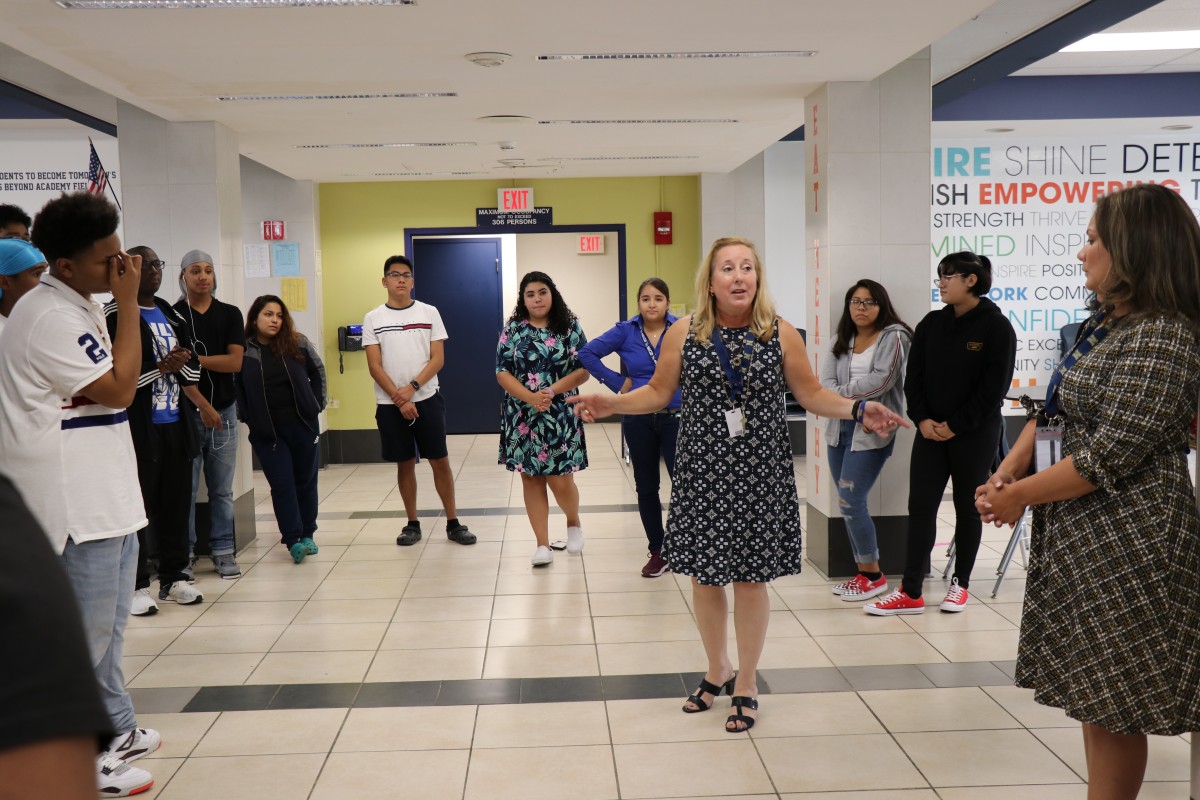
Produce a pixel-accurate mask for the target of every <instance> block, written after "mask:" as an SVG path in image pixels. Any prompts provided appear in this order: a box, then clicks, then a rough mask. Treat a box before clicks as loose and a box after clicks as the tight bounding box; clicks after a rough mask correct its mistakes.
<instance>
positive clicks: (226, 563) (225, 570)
mask: <svg viewBox="0 0 1200 800" xmlns="http://www.w3.org/2000/svg"><path fill="white" fill-rule="evenodd" d="M212 562H213V569H215V570H216V571H217V574H218V575H220V576H221V577H222V578H224V579H225V580H227V581H229V580H233V579H234V578H240V577H242V568H241V567H239V566H238V563H237V559H236V558H234V555H233V553H222V554H221V555H219V556H213V557H212Z"/></svg>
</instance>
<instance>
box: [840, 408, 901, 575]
mask: <svg viewBox="0 0 1200 800" xmlns="http://www.w3.org/2000/svg"><path fill="white" fill-rule="evenodd" d="M853 441H854V423H853V422H852V421H851V420H848V419H844V420H842V423H841V431H840V433H839V436H838V442H839V444H838V445H837V446H836V447H828V446H827V447H826V448H825V449H826V451H827V452H828V453H829V471H830V473H831V474H832V476H833V480H834V483H835V484H836V485H837V491H838V508H839V510H840V511H841V512H842V518H843V519H845V520H846V532H847V533H848V534H850V549H851V550H852V551H853V552H854V560H855V562H857V563H859V564H871V563H874V562H876V561H878V560H879V542H878V541H877V540H876V538H875V521H874V520H872V519H871V513H870V512H869V511H867V495H868V494H870V492H871V487H873V486H874V485H875V481H876V480H878V478H879V473H880V471H882V470H883V463H884V462H885V461H887V460H888V457H889V456H890V455H891V454H892V450H893V449H895V446H896V440H895V439H892V441H890V442H888V443H887V446H885V447H881V448H879V449H878V450H859V451H857V452H851V450H850V444H851V442H853Z"/></svg>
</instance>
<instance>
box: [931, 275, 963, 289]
mask: <svg viewBox="0 0 1200 800" xmlns="http://www.w3.org/2000/svg"><path fill="white" fill-rule="evenodd" d="M962 276H963V274H962V273H961V272H952V273H950V274H949V275H938V276H937V277H936V278H934V279H933V285H934V286H941V285H942V284H943V283H945V282H946V281H948V280H950V279H951V278H961V277H962Z"/></svg>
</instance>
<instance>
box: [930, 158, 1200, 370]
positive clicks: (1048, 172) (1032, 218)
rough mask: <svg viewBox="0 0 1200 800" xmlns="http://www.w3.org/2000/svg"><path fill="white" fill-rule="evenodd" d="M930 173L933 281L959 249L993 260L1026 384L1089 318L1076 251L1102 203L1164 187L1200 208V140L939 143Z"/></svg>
mask: <svg viewBox="0 0 1200 800" xmlns="http://www.w3.org/2000/svg"><path fill="white" fill-rule="evenodd" d="M931 167H932V168H931V172H930V174H931V175H932V185H931V186H930V200H931V203H932V205H933V209H932V231H931V240H930V241H931V268H930V278H931V279H932V278H933V277H935V276H936V274H937V264H938V262H939V261H940V260H941V259H942V258H943V257H945V256H946V255H948V254H950V253H954V252H958V251H960V250H971V251H973V252H975V253H978V254H979V255H983V256H987V257H988V258H989V259H991V262H992V276H993V282H992V289H991V293H990V294H989V297H990V298H991V299H992V300H994V301H995V302H996V304H997V305H999V306H1000V308H1001V310H1002V311H1004V313H1005V314H1006V315H1007V316H1008V319H1009V321H1010V322H1012V325H1013V328H1014V329H1015V330H1016V333H1017V362H1016V371H1015V372H1014V375H1013V377H1014V384H1015V385H1016V386H1018V387H1027V386H1038V385H1044V384H1045V383H1046V381H1047V380H1049V377H1050V373H1051V371H1052V370H1053V369H1054V367H1055V365H1056V364H1057V363H1058V348H1059V330H1060V329H1061V328H1062V327H1063V326H1064V325H1068V324H1070V323H1073V322H1080V321H1082V320H1084V319H1086V318H1087V316H1088V312H1087V311H1086V309H1085V307H1084V306H1085V304H1086V302H1087V299H1088V291H1087V289H1086V288H1085V287H1084V274H1083V269H1082V266H1081V264H1080V263H1079V259H1078V258H1077V254H1078V252H1079V249H1080V248H1081V247H1082V246H1083V244H1084V241H1085V239H1086V236H1087V225H1088V221H1089V220H1090V219H1091V216H1092V211H1093V209H1094V206H1095V203H1096V200H1097V199H1098V198H1099V197H1101V196H1103V195H1104V194H1106V193H1109V192H1113V191H1116V190H1118V189H1123V188H1125V187H1126V186H1132V185H1134V184H1138V183H1158V184H1162V185H1164V186H1167V187H1169V188H1170V189H1172V190H1174V191H1176V192H1178V193H1179V194H1180V195H1182V196H1183V198H1184V199H1185V200H1186V201H1187V202H1188V205H1189V206H1191V208H1192V211H1193V212H1197V211H1198V209H1200V137H1191V138H1187V137H1145V138H1143V137H1134V136H1129V137H1094V138H1071V139H1066V138H1060V137H1047V138H1045V139H1035V138H1014V139H1012V140H996V139H988V140H969V139H937V138H935V139H934V141H933V148H932V165H931ZM931 291H932V294H931V296H930V301H931V304H932V307H933V308H940V307H941V305H942V304H941V302H940V300H939V295H938V290H937V289H936V288H932V290H931Z"/></svg>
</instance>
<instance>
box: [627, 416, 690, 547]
mask: <svg viewBox="0 0 1200 800" xmlns="http://www.w3.org/2000/svg"><path fill="white" fill-rule="evenodd" d="M621 433H622V434H623V435H624V436H625V444H627V445H629V461H630V462H631V463H632V464H633V487H634V489H635V490H636V491H637V498H638V514H640V515H641V517H642V527H643V528H645V529H646V542H647V544H648V545H649V547H650V552H652V553H657V552H659V551H660V550H662V543H663V521H662V501H661V500H660V499H659V496H658V486H659V482H660V481H659V472H658V460H659V458H662V459H663V460H664V461H666V462H667V474H668V475H670V476H671V477H672V478H674V477H675V442H676V440H678V438H679V415H678V414H629V415H626V416H625V417H624V418H622V420H621Z"/></svg>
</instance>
